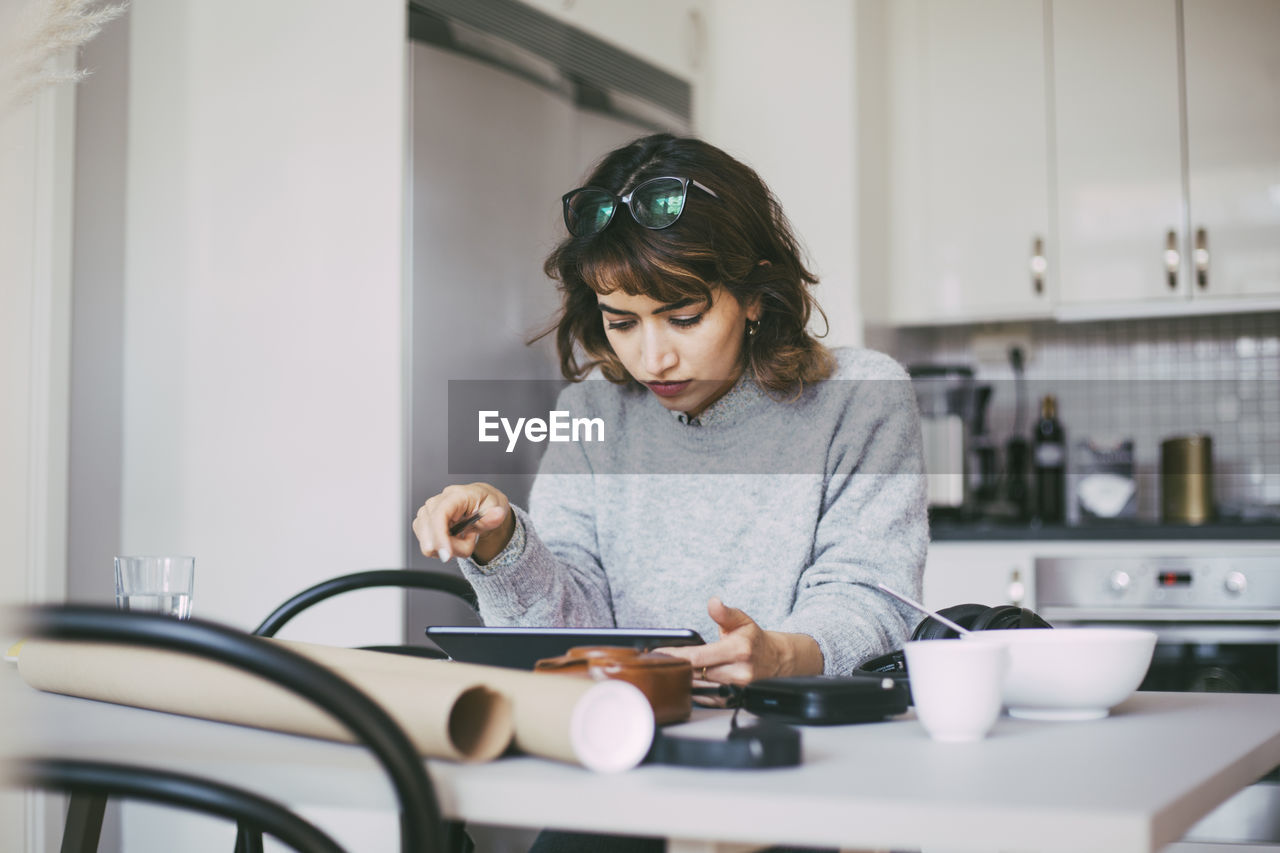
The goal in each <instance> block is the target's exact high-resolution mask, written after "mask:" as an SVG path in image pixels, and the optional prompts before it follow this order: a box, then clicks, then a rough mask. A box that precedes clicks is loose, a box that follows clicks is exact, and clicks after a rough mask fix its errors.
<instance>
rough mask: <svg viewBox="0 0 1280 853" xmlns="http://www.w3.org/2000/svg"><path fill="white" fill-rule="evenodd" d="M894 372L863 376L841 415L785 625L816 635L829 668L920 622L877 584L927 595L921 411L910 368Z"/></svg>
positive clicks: (888, 643) (838, 668) (852, 662)
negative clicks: (808, 555)
mask: <svg viewBox="0 0 1280 853" xmlns="http://www.w3.org/2000/svg"><path fill="white" fill-rule="evenodd" d="M886 360H887V359H886ZM889 372H890V373H891V375H890V376H888V377H886V378H877V379H873V380H863V381H860V382H858V383H857V385H856V390H855V391H854V392H853V393H852V394H851V395H849V398H848V400H849V401H848V403H847V405H846V406H845V407H844V410H843V412H842V413H841V414H840V415H838V416H837V417H838V424H837V426H836V430H835V434H834V440H833V441H832V445H831V448H830V452H829V457H828V475H827V482H826V486H825V490H824V495H823V506H822V513H821V515H820V517H819V518H818V521H817V524H816V528H815V533H814V547H813V562H812V563H811V564H810V565H809V566H808V567H807V568H806V569H805V570H804V571H803V573H802V574H801V576H800V582H799V584H798V588H797V590H796V602H795V606H794V608H793V609H792V612H791V615H790V616H788V617H787V619H786V620H784V623H783V624H782V625H781V626H780V630H783V631H787V632H794V633H800V634H808V635H809V636H811V637H813V638H814V639H815V640H816V641H817V643H818V646H819V648H820V649H821V651H822V657H823V662H824V663H823V671H824V672H825V673H826V674H828V675H840V674H846V673H849V672H852V671H853V670H854V669H855V668H856V667H857V666H858V665H859V664H861V663H862V662H863V661H866V660H868V659H870V658H872V657H875V656H876V655H880V654H884V653H886V652H888V651H891V650H893V649H896V648H901V646H902V644H903V643H904V642H905V641H906V639H907V637H908V636H909V634H910V628H911V626H912V625H914V624H915V621H916V620H915V617H914V613H913V612H911V611H908V610H907V608H906V605H902V604H900V603H899V602H897V601H896V600H895V599H893V598H892V597H891V596H889V595H887V594H886V593H884V592H883V591H881V590H880V589H878V588H877V587H876V584H877V583H884V584H885V585H887V586H890V587H892V588H893V589H895V590H897V591H899V592H902V593H904V594H906V595H909V596H912V597H914V598H919V597H920V590H921V585H922V578H923V574H924V562H925V555H926V551H927V548H928V540H929V530H928V515H927V511H926V507H927V501H928V499H927V493H926V491H925V477H924V461H923V451H922V447H921V438H920V421H919V411H918V409H917V405H916V400H915V395H914V393H913V391H912V389H911V383H910V381H909V380H908V379H907V377H906V374H905V373H904V372H902V370H901V368H898V367H897V366H896V365H893V366H892V370H891V371H889ZM850 384H852V383H850Z"/></svg>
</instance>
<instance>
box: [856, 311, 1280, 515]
mask: <svg viewBox="0 0 1280 853" xmlns="http://www.w3.org/2000/svg"><path fill="white" fill-rule="evenodd" d="M1006 338H1007V339H1008V340H1009V341H1010V342H1020V343H1022V344H1024V345H1026V349H1027V361H1026V379H1027V387H1026V391H1027V394H1026V400H1027V402H1026V405H1025V414H1024V418H1025V422H1026V424H1027V425H1028V429H1029V428H1030V425H1031V424H1033V423H1034V419H1035V418H1036V417H1037V416H1038V414H1039V400H1040V398H1041V397H1042V396H1043V395H1045V394H1054V395H1056V396H1057V397H1058V412H1059V415H1058V417H1059V420H1060V421H1061V422H1062V424H1063V426H1064V427H1065V429H1066V431H1067V437H1068V446H1069V448H1071V447H1074V445H1075V444H1076V442H1077V441H1078V440H1080V439H1083V438H1095V439H1106V438H1132V439H1133V440H1134V451H1135V457H1136V459H1135V462H1136V469H1137V471H1136V473H1137V480H1138V489H1139V492H1138V494H1139V503H1138V514H1139V516H1140V517H1142V518H1148V519H1154V518H1156V517H1158V515H1159V484H1158V474H1159V456H1160V442H1161V441H1162V440H1164V439H1166V438H1169V437H1172V436H1176V435H1186V434H1190V433H1207V434H1208V435H1210V436H1212V438H1213V444H1214V453H1213V456H1214V459H1213V463H1214V490H1215V494H1216V498H1217V501H1218V505H1219V511H1220V513H1221V514H1223V515H1224V516H1232V515H1238V514H1240V513H1244V514H1246V515H1256V514H1258V513H1260V512H1265V510H1264V509H1263V508H1264V507H1271V508H1272V511H1274V509H1275V508H1276V507H1277V506H1278V505H1280V314H1276V313H1268V314H1251V315H1246V314H1238V315H1226V316H1214V317H1180V318H1169V319H1144V320H1122V321H1103V322H1092V323H1081V324H1057V323H1033V324H1030V325H1026V324H1021V325H1016V326H1015V325H1008V326H1004V325H1000V326H982V327H973V326H961V327H943V328H936V329H909V330H898V331H895V332H891V333H881V334H876V333H870V334H869V335H868V345H870V346H873V347H876V348H879V349H884V350H886V351H887V352H889V353H890V354H891V355H893V356H894V357H895V358H897V359H898V360H899V361H900V362H902V363H903V364H907V365H910V364H918V363H926V362H932V363H942V364H969V365H971V366H972V367H973V368H974V370H975V373H976V377H977V379H978V381H980V382H991V383H992V384H993V385H994V388H995V393H994V394H993V397H992V401H991V406H990V410H989V418H988V421H989V425H990V431H991V432H992V434H993V436H994V437H995V438H996V439H997V440H999V441H1003V439H1004V438H1005V437H1006V436H1008V434H1009V433H1010V431H1011V430H1012V428H1013V423H1014V409H1015V405H1014V394H1013V390H1012V389H1013V383H1012V382H1011V381H1010V380H1011V379H1012V376H1013V372H1012V368H1011V367H1010V365H1009V362H1008V360H1007V359H1005V358H1003V352H1004V350H1005V347H1004V346H1003V345H1002V344H1001V341H1002V339H1006ZM975 342H980V343H979V345H978V346H976V347H975ZM993 344H994V346H993ZM1068 466H1069V468H1068V470H1069V471H1070V466H1071V462H1070V460H1069V461H1068Z"/></svg>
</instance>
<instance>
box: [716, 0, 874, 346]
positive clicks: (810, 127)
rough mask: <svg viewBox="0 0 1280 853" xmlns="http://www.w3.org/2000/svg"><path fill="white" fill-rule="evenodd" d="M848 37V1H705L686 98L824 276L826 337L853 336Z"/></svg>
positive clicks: (851, 39)
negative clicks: (695, 83) (701, 43)
mask: <svg viewBox="0 0 1280 853" xmlns="http://www.w3.org/2000/svg"><path fill="white" fill-rule="evenodd" d="M855 36H856V21H855V10H854V4H853V3H850V2H848V0H804V2H801V3H795V2H782V1H781V0H712V2H711V5H710V13H709V18H708V25H707V44H706V54H705V56H706V59H705V62H706V65H705V69H704V74H705V88H704V90H703V92H702V93H701V97H698V98H697V99H696V101H695V106H694V109H695V127H696V128H697V132H698V135H699V136H701V137H702V138H704V139H706V140H707V141H709V142H711V143H713V144H715V145H718V146H720V147H721V148H723V149H725V150H726V151H728V152H729V153H730V154H733V155H734V156H736V157H738V158H739V159H741V160H743V161H744V162H746V163H748V164H750V165H751V166H752V167H753V168H754V169H755V170H756V171H757V172H759V173H760V175H761V177H763V178H764V180H765V182H766V183H767V184H769V186H770V187H771V188H772V189H773V191H774V193H775V195H777V196H778V198H779V200H780V201H781V202H782V207H783V210H785V211H786V213H787V215H788V216H789V217H790V219H791V223H792V225H793V226H794V227H795V230H796V234H797V236H798V237H799V239H800V241H801V243H802V244H803V245H804V246H805V248H806V249H807V251H808V254H809V258H810V261H811V266H810V268H811V269H812V270H813V272H815V273H816V274H817V275H818V277H819V278H820V279H821V281H822V283H821V284H819V285H818V287H817V288H816V289H815V291H814V292H815V295H816V296H817V298H818V300H819V302H820V303H821V305H822V307H823V310H824V311H826V313H827V318H828V320H829V321H830V323H831V334H830V335H829V336H828V337H827V338H826V343H827V344H829V345H832V346H841V345H851V344H852V345H856V344H860V343H861V342H862V318H861V314H860V310H859V299H858V285H859V281H858V275H857V272H858V269H857V263H856V259H857V248H858V246H857V229H858V223H857V203H856V198H857V193H858V188H857V175H856V172H855V169H854V165H855V159H856V156H857V152H856V139H855V132H854V104H855V98H854V91H855V74H854V67H855V53H854V45H855ZM811 328H816V329H817V330H818V331H821V328H822V327H821V323H820V321H819V322H818V323H817V324H816V325H815V326H812V327H811Z"/></svg>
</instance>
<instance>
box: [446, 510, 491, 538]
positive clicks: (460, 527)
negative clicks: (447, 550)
mask: <svg viewBox="0 0 1280 853" xmlns="http://www.w3.org/2000/svg"><path fill="white" fill-rule="evenodd" d="M484 513H485V511H484V510H480V511H479V512H473V513H472V514H471V515H468V516H467V517H466V518H464V519H462V521H459V522H458V523H457V524H454V525H451V526H450V527H449V535H450V536H457V535H458V534H459V533H461V532H462V531H464V530H466V529H467V528H468V527H470V526H471V525H473V524H475V523H476V522H477V521H479V520H480V516H482V515H484Z"/></svg>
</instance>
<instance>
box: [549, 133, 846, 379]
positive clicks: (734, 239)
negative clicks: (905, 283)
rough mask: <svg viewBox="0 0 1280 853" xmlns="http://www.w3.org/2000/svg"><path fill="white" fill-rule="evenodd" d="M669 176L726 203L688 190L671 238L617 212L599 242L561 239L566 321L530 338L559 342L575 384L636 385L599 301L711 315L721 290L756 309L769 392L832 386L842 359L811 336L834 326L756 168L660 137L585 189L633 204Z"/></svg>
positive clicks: (609, 162)
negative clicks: (630, 198)
mask: <svg viewBox="0 0 1280 853" xmlns="http://www.w3.org/2000/svg"><path fill="white" fill-rule="evenodd" d="M668 175H670V176H675V177H682V178H691V179H693V180H696V181H698V182H699V183H701V184H703V185H704V186H707V187H709V188H710V189H712V190H713V191H714V192H715V194H716V196H718V198H716V197H712V196H710V195H707V194H706V193H704V192H702V191H701V190H699V189H697V188H695V187H694V186H692V185H690V186H689V194H688V198H687V201H686V203H685V209H684V212H683V214H682V215H681V216H680V218H679V219H678V220H677V221H676V222H675V223H674V224H673V225H671V226H669V227H667V228H663V229H660V230H651V229H648V228H644V227H642V226H641V225H639V224H638V223H636V222H635V220H634V219H632V217H631V213H630V211H627V210H624V209H620V210H618V211H617V212H616V213H615V214H614V216H613V221H612V222H610V223H609V225H608V227H606V228H605V229H604V230H603V231H601V232H599V233H598V234H592V235H589V236H586V237H575V236H573V235H570V236H568V237H567V238H565V239H564V240H563V241H562V242H561V243H560V244H559V245H558V246H557V247H556V248H555V250H554V251H553V252H552V253H551V255H550V256H549V257H548V258H547V261H546V264H545V265H544V267H543V268H544V269H545V271H546V273H547V275H548V276H549V277H551V278H552V279H554V280H556V281H557V282H558V284H557V287H558V289H559V290H560V293H561V299H562V302H561V311H560V314H559V316H558V318H557V319H556V321H555V322H554V324H553V325H552V326H550V327H549V328H547V329H546V330H545V331H543V332H542V333H541V334H538V335H536V336H535V337H534V338H533V339H532V340H538V339H539V338H541V337H544V336H545V335H548V334H550V333H551V332H555V333H556V346H557V349H558V350H559V353H560V371H561V373H563V374H564V377H565V378H566V379H568V380H570V381H574V382H576V381H579V380H581V379H582V378H583V377H585V376H586V375H587V374H588V373H590V372H591V370H593V369H594V368H596V367H599V368H600V369H601V372H602V373H603V374H604V375H605V377H606V378H608V379H609V380H611V381H613V382H618V383H626V382H631V381H633V379H632V377H631V375H630V374H629V373H628V372H627V370H626V368H625V367H623V366H622V362H621V361H620V360H619V359H618V357H617V355H616V354H615V353H614V351H613V347H612V346H610V344H609V340H608V338H607V337H606V335H605V331H604V324H603V322H602V321H601V319H600V309H599V308H598V307H597V306H598V303H597V299H596V297H597V296H598V295H599V296H603V295H606V294H609V293H613V292H615V291H618V290H621V291H622V292H623V293H626V294H627V295H629V296H635V295H644V296H648V297H650V298H651V299H654V300H656V301H658V302H660V303H662V304H664V305H665V304H670V303H672V302H676V301H679V300H682V299H688V298H694V299H698V300H701V301H705V302H706V303H707V304H708V305H709V304H710V302H711V297H712V293H713V291H714V290H715V289H716V288H717V287H723V288H725V290H727V291H728V292H729V293H730V294H732V296H733V297H734V298H735V299H736V300H738V302H739V304H742V305H750V304H752V303H753V301H754V300H757V299H758V300H759V302H760V307H761V314H760V326H759V328H758V330H757V332H756V334H755V335H752V336H750V337H748V338H746V339H745V340H744V343H743V348H742V350H743V369H744V370H745V371H749V374H748V375H750V376H751V377H752V378H753V379H755V381H756V382H757V383H758V384H759V385H760V386H761V387H762V388H764V389H766V390H767V391H770V392H773V393H785V392H795V393H799V391H800V389H802V388H803V386H804V385H805V384H808V383H813V382H816V381H818V380H821V379H826V378H827V377H828V376H830V375H831V371H832V369H833V368H834V364H835V360H834V358H833V357H832V355H831V353H830V351H829V350H828V349H827V348H826V347H825V346H823V345H822V344H821V343H820V342H819V341H818V340H817V339H816V338H815V337H814V336H813V335H811V334H809V332H808V330H807V328H806V326H807V325H808V323H809V318H810V316H811V315H812V313H813V312H814V311H817V312H818V314H820V315H821V316H822V318H823V321H824V323H825V322H826V315H825V314H823V312H822V308H821V307H819V305H818V303H817V301H816V300H814V298H813V296H812V294H811V293H810V292H809V288H810V287H811V286H812V285H814V284H817V283H818V279H817V277H816V276H814V274H813V273H811V272H809V270H808V269H806V268H805V266H804V264H803V263H802V261H801V258H800V254H801V253H800V247H799V244H798V243H797V241H796V238H795V236H794V235H793V234H792V231H791V225H790V223H788V221H787V218H786V216H785V215H784V214H783V212H782V208H781V206H780V205H779V204H778V201H777V199H775V198H774V196H773V193H771V192H770V191H769V188H768V187H767V186H765V183H764V181H762V180H761V179H760V176H759V175H757V174H756V173H755V171H754V170H752V169H751V168H750V167H748V166H746V165H744V164H743V163H740V162H738V161H737V160H735V159H734V158H733V157H730V156H729V155H728V154H726V153H725V152H724V151H721V150H720V149H719V148H716V147H715V146H713V145H709V144H708V143H706V142H703V141H702V140H699V139H692V138H680V137H676V136H672V135H670V134H656V135H653V136H646V137H643V138H641V139H637V140H635V141H634V142H631V143H629V144H627V145H625V146H623V147H621V148H619V149H617V150H615V151H613V152H610V153H609V154H607V155H605V157H604V158H603V159H602V160H601V161H600V162H599V164H597V165H596V167H595V168H594V169H593V170H592V172H591V174H590V175H589V176H588V177H587V179H586V180H585V182H584V185H586V186H593V187H602V188H604V189H606V190H609V191H610V192H612V193H615V194H617V195H625V194H626V192H627V191H629V190H630V189H631V188H632V187H635V186H636V185H637V184H639V183H641V182H643V181H645V180H648V179H649V178H657V177H662V176H668ZM743 334H744V336H745V335H746V330H745V328H744V330H743ZM580 355H582V356H584V357H583V358H580V357H579V356H580Z"/></svg>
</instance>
